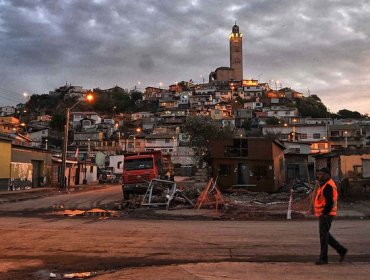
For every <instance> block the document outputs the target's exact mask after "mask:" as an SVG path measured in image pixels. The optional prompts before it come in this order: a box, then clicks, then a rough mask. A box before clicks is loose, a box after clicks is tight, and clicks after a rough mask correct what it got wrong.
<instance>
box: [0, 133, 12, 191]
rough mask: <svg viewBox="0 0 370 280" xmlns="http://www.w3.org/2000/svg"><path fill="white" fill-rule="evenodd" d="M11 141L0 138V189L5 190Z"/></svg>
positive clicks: (8, 172)
mask: <svg viewBox="0 0 370 280" xmlns="http://www.w3.org/2000/svg"><path fill="white" fill-rule="evenodd" d="M11 146H12V144H11V142H10V141H7V140H5V141H1V139H0V190H2V189H3V190H7V189H8V185H9V180H10V160H11Z"/></svg>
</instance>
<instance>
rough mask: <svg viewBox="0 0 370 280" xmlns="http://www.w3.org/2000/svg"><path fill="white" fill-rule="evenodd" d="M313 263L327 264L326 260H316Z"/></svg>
mask: <svg viewBox="0 0 370 280" xmlns="http://www.w3.org/2000/svg"><path fill="white" fill-rule="evenodd" d="M315 264H316V265H323V264H328V261H324V260H318V261H317V262H315Z"/></svg>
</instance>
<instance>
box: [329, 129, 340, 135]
mask: <svg viewBox="0 0 370 280" xmlns="http://www.w3.org/2000/svg"><path fill="white" fill-rule="evenodd" d="M330 135H331V136H334V137H335V136H339V131H338V130H333V131H330Z"/></svg>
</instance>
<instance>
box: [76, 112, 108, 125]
mask: <svg viewBox="0 0 370 280" xmlns="http://www.w3.org/2000/svg"><path fill="white" fill-rule="evenodd" d="M70 115H71V123H72V128H76V127H78V126H79V125H80V124H81V120H84V119H91V120H93V122H94V123H95V124H99V123H101V117H100V116H99V115H98V114H97V113H96V112H71V113H70Z"/></svg>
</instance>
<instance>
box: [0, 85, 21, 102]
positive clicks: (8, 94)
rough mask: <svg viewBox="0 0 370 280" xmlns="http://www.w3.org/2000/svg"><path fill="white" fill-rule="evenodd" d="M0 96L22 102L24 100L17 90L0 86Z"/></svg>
mask: <svg viewBox="0 0 370 280" xmlns="http://www.w3.org/2000/svg"><path fill="white" fill-rule="evenodd" d="M0 97H2V98H4V99H7V100H8V101H12V102H18V103H20V102H21V103H23V102H24V100H23V99H22V98H21V97H20V96H19V93H18V92H15V91H11V90H8V89H4V88H0Z"/></svg>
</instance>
